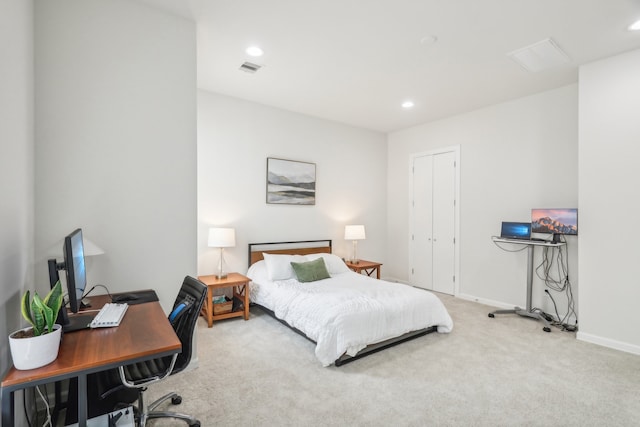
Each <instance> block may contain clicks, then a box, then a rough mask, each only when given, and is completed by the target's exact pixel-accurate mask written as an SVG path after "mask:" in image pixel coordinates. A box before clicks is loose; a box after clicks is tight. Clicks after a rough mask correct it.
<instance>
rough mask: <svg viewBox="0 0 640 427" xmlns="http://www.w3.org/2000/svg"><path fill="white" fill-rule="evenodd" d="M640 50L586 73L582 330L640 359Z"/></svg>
mask: <svg viewBox="0 0 640 427" xmlns="http://www.w3.org/2000/svg"><path fill="white" fill-rule="evenodd" d="M639 76H640V50H636V51H633V52H630V53H626V54H623V55H619V56H615V57H612V58H609V59H605V60H602V61H598V62H594V63H591V64H589V65H585V66H583V67H581V68H580V108H579V109H580V157H579V158H580V174H579V182H580V222H581V235H580V277H581V282H580V288H581V290H580V332H579V333H578V338H580V339H583V340H585V341H591V342H595V343H598V344H603V345H607V346H610V347H614V348H618V349H621V350H625V351H630V352H633V353H636V354H640V333H639V332H638V325H639V324H640V311H639V310H638V304H637V303H638V301H640V286H638V270H637V265H638V244H637V242H636V238H635V235H634V230H635V224H636V223H637V222H638V212H640V190H638V182H639V178H638V159H639V158H640V145H639V144H638V135H640V120H638V112H639V111H640V99H639V97H638V94H639V93H640V77H639Z"/></svg>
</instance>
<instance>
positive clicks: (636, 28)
mask: <svg viewBox="0 0 640 427" xmlns="http://www.w3.org/2000/svg"><path fill="white" fill-rule="evenodd" d="M639 30H640V19H639V20H637V21H636V22H634V23H633V24H631V25H629V31H639Z"/></svg>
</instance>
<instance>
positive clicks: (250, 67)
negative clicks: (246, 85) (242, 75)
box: [240, 62, 262, 74]
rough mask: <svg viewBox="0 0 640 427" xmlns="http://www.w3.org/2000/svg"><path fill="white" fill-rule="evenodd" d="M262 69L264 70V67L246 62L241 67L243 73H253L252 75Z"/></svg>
mask: <svg viewBox="0 0 640 427" xmlns="http://www.w3.org/2000/svg"><path fill="white" fill-rule="evenodd" d="M260 68H262V65H258V64H254V63H253V62H245V63H244V64H242V65H241V66H240V69H241V70H242V71H244V72H246V73H251V74H253V73H255V72H256V71H258V70H259V69H260Z"/></svg>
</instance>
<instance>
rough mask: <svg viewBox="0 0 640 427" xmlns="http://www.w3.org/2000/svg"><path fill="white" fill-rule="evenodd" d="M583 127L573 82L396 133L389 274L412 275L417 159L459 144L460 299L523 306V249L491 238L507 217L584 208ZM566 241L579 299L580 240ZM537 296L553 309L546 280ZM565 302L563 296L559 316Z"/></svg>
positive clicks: (515, 218)
mask: <svg viewBox="0 0 640 427" xmlns="http://www.w3.org/2000/svg"><path fill="white" fill-rule="evenodd" d="M577 129H578V124H577V85H570V86H566V87H562V88H560V89H557V90H552V91H549V92H544V93H540V94H537V95H534V96H530V97H526V98H520V99H518V100H515V101H512V102H507V103H503V104H499V105H494V106H491V107H487V108H483V109H481V110H477V111H473V112H471V113H468V114H463V115H459V116H455V117H451V118H448V119H444V120H440V121H437V122H432V123H428V124H425V125H421V126H416V127H413V128H410V129H405V130H402V131H398V132H393V133H391V134H390V135H389V145H388V150H389V156H388V157H389V161H388V166H387V168H388V183H387V191H388V203H387V206H388V230H389V231H388V233H389V244H388V248H389V250H388V252H387V260H388V267H387V273H388V274H389V275H391V276H394V277H396V278H398V279H399V280H401V281H406V280H408V269H409V265H408V254H409V240H408V236H409V231H410V230H409V158H410V155H411V154H413V153H419V152H425V151H429V150H434V149H437V148H441V147H450V146H460V156H461V165H460V167H461V171H460V172H461V184H460V186H461V190H460V191H461V200H460V201H459V203H460V210H461V213H460V216H461V217H460V242H459V244H460V276H461V277H460V278H459V280H460V282H459V286H460V296H462V297H465V298H470V299H478V300H480V301H483V302H486V303H490V304H494V305H498V306H513V305H516V304H517V305H520V306H524V304H525V302H526V265H527V259H526V253H525V252H520V253H508V252H504V251H502V250H500V249H499V248H497V247H496V246H495V245H494V243H493V242H492V241H491V236H492V235H498V234H500V224H501V222H502V221H530V218H531V208H536V207H542V208H544V207H549V208H550V207H577V206H578V135H577ZM568 239H569V245H568V246H569V252H570V259H569V271H570V279H571V281H572V282H573V286H574V290H575V293H576V295H577V290H578V278H577V272H578V269H577V256H578V254H577V250H578V246H577V241H576V238H575V237H569V238H568ZM537 262H539V259H538V258H536V263H537ZM533 294H534V295H533V304H534V306H538V307H541V308H543V309H544V310H545V311H549V312H551V313H553V306H552V304H551V302H550V301H549V300H548V297H546V296H545V295H546V294H544V286H543V284H542V283H540V282H539V281H536V283H534V292H533ZM555 297H556V294H554V298H555ZM565 301H566V300H565V299H564V296H562V295H559V296H558V298H556V302H559V306H561V307H565V309H564V311H563V312H562V313H561V315H563V314H564V313H565V312H566V302H565ZM561 311H562V310H561Z"/></svg>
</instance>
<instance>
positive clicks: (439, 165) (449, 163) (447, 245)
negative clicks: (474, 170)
mask: <svg viewBox="0 0 640 427" xmlns="http://www.w3.org/2000/svg"><path fill="white" fill-rule="evenodd" d="M455 185H456V181H455V153H451V152H449V153H443V154H438V155H435V156H433V226H432V227H433V266H434V268H433V290H434V291H438V292H443V293H446V294H450V295H453V294H454V287H455V281H454V277H455V262H454V260H455V244H454V243H455V242H454V238H455V188H456V187H455Z"/></svg>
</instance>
